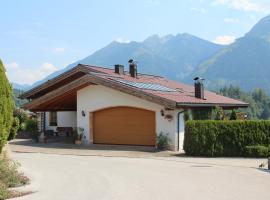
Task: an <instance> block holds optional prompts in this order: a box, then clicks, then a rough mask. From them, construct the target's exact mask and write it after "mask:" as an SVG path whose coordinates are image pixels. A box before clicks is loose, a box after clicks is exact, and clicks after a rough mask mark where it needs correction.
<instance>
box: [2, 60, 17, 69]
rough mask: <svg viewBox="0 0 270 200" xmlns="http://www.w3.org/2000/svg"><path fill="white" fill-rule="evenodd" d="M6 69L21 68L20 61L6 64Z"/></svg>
mask: <svg viewBox="0 0 270 200" xmlns="http://www.w3.org/2000/svg"><path fill="white" fill-rule="evenodd" d="M5 68H6V70H17V69H18V68H19V65H18V63H16V62H13V63H9V64H7V65H5Z"/></svg>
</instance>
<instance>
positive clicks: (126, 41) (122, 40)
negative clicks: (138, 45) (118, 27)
mask: <svg viewBox="0 0 270 200" xmlns="http://www.w3.org/2000/svg"><path fill="white" fill-rule="evenodd" d="M115 41H116V42H119V43H130V40H126V39H124V38H122V37H119V38H117V39H116V40H115Z"/></svg>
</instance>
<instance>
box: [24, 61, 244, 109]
mask: <svg viewBox="0 0 270 200" xmlns="http://www.w3.org/2000/svg"><path fill="white" fill-rule="evenodd" d="M78 73H80V74H79V75H78ZM85 76H87V77H85ZM71 77H72V78H71ZM79 78H81V79H83V80H84V82H83V84H84V85H85V86H86V85H87V84H100V85H105V86H107V87H111V88H114V89H117V90H120V91H122V92H126V93H129V94H132V95H135V96H138V97H142V98H145V99H147V100H150V101H154V102H156V103H160V104H167V103H168V105H170V107H206V106H208V107H209V106H216V105H218V106H222V107H232V108H233V107H247V106H248V104H247V103H244V102H242V101H239V100H235V99H232V98H228V97H224V96H222V95H218V94H216V93H214V92H210V91H207V90H205V92H204V96H205V99H199V98H196V97H195V94H194V86H191V85H186V84H183V83H180V82H176V81H173V80H169V79H166V78H164V77H161V76H155V75H149V74H141V73H138V75H137V77H136V78H133V77H131V76H130V75H129V73H128V72H125V73H124V75H120V74H117V73H115V72H114V69H110V68H104V67H98V66H91V65H82V64H79V65H78V66H77V67H75V68H73V69H71V70H69V71H67V72H65V73H63V74H61V75H59V76H57V77H55V78H54V79H52V80H49V81H47V82H45V83H43V84H41V85H40V86H37V87H35V88H33V89H31V90H29V91H27V92H26V93H25V94H23V95H22V97H24V98H29V99H35V98H37V99H40V98H42V96H44V95H45V94H47V96H46V99H48V97H50V96H49V95H48V93H52V94H54V95H56V94H59V95H60V92H61V87H63V86H65V85H66V84H67V83H68V80H69V84H72V82H75V81H76V80H77V79H79ZM77 82H78V81H77ZM76 84H77V85H78V83H76ZM77 85H76V86H77ZM56 89H58V90H59V91H55V92H53V90H56ZM66 89H68V88H66ZM62 91H63V90H62ZM65 92H66V90H65ZM53 97H54V96H53V95H52V98H53ZM44 100H45V99H44ZM29 104H31V102H30V103H29Z"/></svg>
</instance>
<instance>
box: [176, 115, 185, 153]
mask: <svg viewBox="0 0 270 200" xmlns="http://www.w3.org/2000/svg"><path fill="white" fill-rule="evenodd" d="M184 112H185V111H184V110H183V111H180V112H178V113H177V151H179V145H180V144H179V139H180V115H181V114H182V113H184Z"/></svg>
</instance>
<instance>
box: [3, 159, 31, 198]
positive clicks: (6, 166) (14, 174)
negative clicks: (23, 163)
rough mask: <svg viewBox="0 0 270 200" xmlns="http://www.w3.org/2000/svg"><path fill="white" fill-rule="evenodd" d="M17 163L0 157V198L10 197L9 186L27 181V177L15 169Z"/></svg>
mask: <svg viewBox="0 0 270 200" xmlns="http://www.w3.org/2000/svg"><path fill="white" fill-rule="evenodd" d="M17 167H18V164H17V163H15V162H13V161H11V160H9V159H7V158H4V159H0V200H4V199H7V198H10V197H12V193H11V192H10V191H9V190H8V188H9V187H17V186H21V185H25V184H27V183H29V179H28V178H27V177H25V176H24V175H23V174H21V173H19V172H18V170H17Z"/></svg>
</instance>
